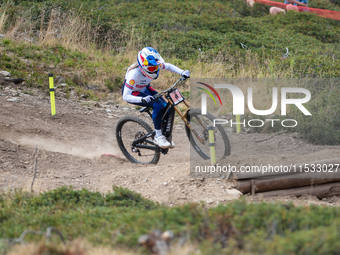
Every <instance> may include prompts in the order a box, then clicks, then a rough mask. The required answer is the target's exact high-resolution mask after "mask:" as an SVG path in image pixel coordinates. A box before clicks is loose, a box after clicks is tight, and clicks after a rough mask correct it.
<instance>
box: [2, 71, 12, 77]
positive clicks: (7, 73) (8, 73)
mask: <svg viewBox="0 0 340 255" xmlns="http://www.w3.org/2000/svg"><path fill="white" fill-rule="evenodd" d="M0 74H1V75H3V76H6V77H9V76H11V74H10V72H7V71H1V72H0Z"/></svg>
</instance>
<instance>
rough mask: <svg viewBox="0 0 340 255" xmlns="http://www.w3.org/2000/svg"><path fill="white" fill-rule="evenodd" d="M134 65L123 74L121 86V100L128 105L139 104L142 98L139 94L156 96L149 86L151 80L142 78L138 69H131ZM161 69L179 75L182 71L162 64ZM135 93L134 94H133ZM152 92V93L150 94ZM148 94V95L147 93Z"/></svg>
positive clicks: (145, 77) (173, 66)
mask: <svg viewBox="0 0 340 255" xmlns="http://www.w3.org/2000/svg"><path fill="white" fill-rule="evenodd" d="M133 66H134V65H132V66H130V67H129V69H128V70H127V72H126V74H125V82H124V85H123V91H122V93H123V99H124V100H125V101H126V102H128V103H132V104H133V103H141V102H142V98H143V97H141V96H139V95H140V94H141V93H143V94H144V93H147V92H151V94H156V93H157V92H156V91H155V90H154V89H153V88H152V87H151V86H150V82H151V81H152V80H153V79H152V78H149V77H147V76H144V75H143V73H142V72H141V71H140V69H139V67H136V68H133ZM160 68H161V69H164V70H168V71H171V72H174V73H178V74H179V75H181V74H182V73H183V70H182V69H180V68H178V67H177V66H175V65H173V64H170V63H164V64H162V65H161V67H160ZM134 92H135V93H134ZM136 92H140V93H136ZM152 92H154V93H152ZM148 94H149V93H148Z"/></svg>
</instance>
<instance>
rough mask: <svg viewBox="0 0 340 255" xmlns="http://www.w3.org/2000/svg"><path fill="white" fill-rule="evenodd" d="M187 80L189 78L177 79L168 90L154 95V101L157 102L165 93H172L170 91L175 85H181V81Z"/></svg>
mask: <svg viewBox="0 0 340 255" xmlns="http://www.w3.org/2000/svg"><path fill="white" fill-rule="evenodd" d="M188 78H190V77H187V76H182V77H181V78H179V79H178V80H177V81H176V82H175V83H174V85H172V86H171V87H170V88H168V89H166V90H163V91H161V92H159V93H157V94H155V95H154V96H153V98H154V100H157V99H159V98H161V97H162V96H163V94H166V93H168V92H169V91H172V90H173V89H174V88H175V87H176V86H177V84H179V83H182V82H183V81H185V80H186V79H188Z"/></svg>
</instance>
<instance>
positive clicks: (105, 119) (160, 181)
mask: <svg viewBox="0 0 340 255" xmlns="http://www.w3.org/2000/svg"><path fill="white" fill-rule="evenodd" d="M2 87H3V89H2V90H0V189H3V190H8V189H14V188H23V189H24V190H30V185H31V181H32V176H33V170H34V163H35V161H34V155H33V154H34V151H35V147H36V146H38V174H37V178H36V180H35V183H34V191H35V192H42V191H46V190H50V189H54V188H57V187H60V186H63V185H72V186H73V187H74V188H76V189H80V188H87V189H90V190H93V191H100V192H107V191H110V190H112V185H118V186H123V187H127V188H129V189H131V190H134V191H137V192H139V193H141V194H142V195H143V196H145V197H147V198H149V199H151V200H154V201H158V202H160V203H163V204H166V205H174V204H181V203H186V202H198V201H205V202H206V203H207V204H208V205H210V206H215V205H217V204H218V203H224V202H228V201H231V200H232V199H235V198H237V196H235V195H234V193H233V192H232V191H233V190H232V185H233V182H232V181H227V180H225V179H216V178H215V179H205V180H201V179H190V178H189V159H190V147H189V142H188V140H187V137H186V135H185V131H184V126H183V125H182V124H181V123H180V122H178V124H176V125H175V130H174V135H173V137H174V142H175V143H176V148H175V149H173V150H171V151H170V153H169V154H168V155H166V156H161V159H160V161H159V163H158V165H147V166H141V165H135V164H131V163H130V162H128V161H127V160H125V158H124V157H123V156H122V154H121V152H120V150H119V148H118V146H117V144H116V141H115V135H114V129H115V124H116V123H117V121H118V119H119V117H122V116H125V115H127V114H129V115H136V116H139V117H141V118H143V119H144V120H146V121H147V122H149V123H150V124H151V121H150V120H149V119H148V118H147V116H145V115H144V114H140V113H139V112H138V111H137V110H135V109H133V108H131V107H129V106H127V105H116V104H115V103H114V102H113V101H107V102H100V103H99V104H96V106H95V105H94V103H90V104H89V103H88V102H81V101H79V100H78V99H76V97H75V96H72V95H71V98H70V99H64V98H59V97H58V96H57V99H56V109H57V114H56V115H55V116H51V114H50V103H49V98H48V97H47V95H46V94H41V93H39V92H38V91H32V92H33V93H32V94H33V95H34V96H31V95H28V94H25V93H23V92H24V91H25V90H26V91H28V90H29V89H27V88H24V87H20V86H19V85H13V84H10V85H9V84H7V83H3V84H2ZM57 95H58V92H57ZM117 116H119V117H117ZM228 136H229V139H230V142H231V147H232V155H231V156H230V157H229V158H228V159H227V161H226V162H224V163H230V164H233V165H236V166H241V165H244V164H248V165H252V164H258V163H261V162H262V163H272V164H287V163H299V162H308V161H313V160H317V159H325V158H332V157H338V156H339V155H340V147H339V146H315V145H310V144H308V143H306V142H304V141H303V140H301V139H298V138H294V137H293V136H290V135H287V134H283V135H277V136H274V137H273V138H271V139H268V140H266V141H263V142H255V141H256V140H260V139H264V138H267V137H269V135H265V134H245V133H241V134H235V133H228ZM102 153H111V154H115V155H119V156H120V158H115V157H111V158H101V157H100V155H101V154H102ZM247 199H248V200H252V198H251V197H248V198H247ZM272 200H282V201H288V200H292V201H294V203H296V204H308V203H313V204H323V205H338V204H340V202H339V200H338V199H337V198H330V199H327V200H323V201H319V200H317V199H316V198H313V197H303V198H276V199H271V200H267V201H272Z"/></svg>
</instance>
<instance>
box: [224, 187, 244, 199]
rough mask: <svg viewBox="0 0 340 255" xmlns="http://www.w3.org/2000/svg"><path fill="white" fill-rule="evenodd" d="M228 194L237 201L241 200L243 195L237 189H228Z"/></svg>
mask: <svg viewBox="0 0 340 255" xmlns="http://www.w3.org/2000/svg"><path fill="white" fill-rule="evenodd" d="M227 194H228V195H230V196H233V198H235V199H237V198H240V197H241V196H242V193H241V192H240V191H238V190H237V189H228V190H227Z"/></svg>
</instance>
